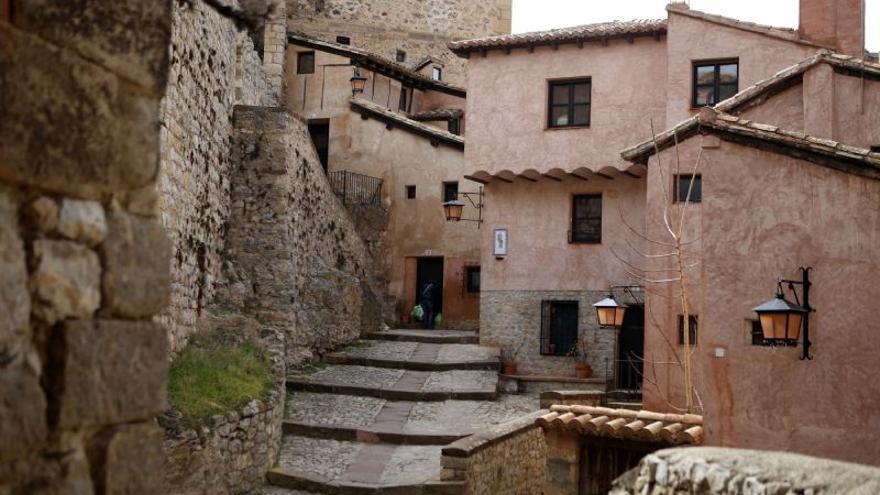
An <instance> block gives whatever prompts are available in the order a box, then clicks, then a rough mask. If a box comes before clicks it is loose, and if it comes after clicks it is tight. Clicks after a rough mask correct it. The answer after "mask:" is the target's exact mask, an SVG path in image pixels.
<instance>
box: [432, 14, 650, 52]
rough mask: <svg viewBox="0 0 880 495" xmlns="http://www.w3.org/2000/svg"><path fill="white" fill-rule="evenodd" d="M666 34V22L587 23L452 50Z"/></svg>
mask: <svg viewBox="0 0 880 495" xmlns="http://www.w3.org/2000/svg"><path fill="white" fill-rule="evenodd" d="M664 34H666V20H665V19H641V20H633V21H611V22H600V23H597V24H586V25H583V26H575V27H568V28H561V29H551V30H549V31H536V32H532V33H519V34H506V35H502V36H491V37H488V38H479V39H473V40H463V41H453V42H451V43H449V49H450V50H452V52H453V53H455V54H456V55H460V56H464V55H467V54H468V53H470V52H474V51H484V50H491V49H507V50H509V49H511V48H524V47H534V46H541V45H560V44H563V43H583V42H585V41H602V40H608V39H612V38H628V37H629V38H632V37H635V36H660V35H664Z"/></svg>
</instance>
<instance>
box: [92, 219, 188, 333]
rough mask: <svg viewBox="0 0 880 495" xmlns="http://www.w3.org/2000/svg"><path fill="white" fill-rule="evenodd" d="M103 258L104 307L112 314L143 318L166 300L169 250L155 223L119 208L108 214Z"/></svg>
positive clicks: (168, 285)
mask: <svg viewBox="0 0 880 495" xmlns="http://www.w3.org/2000/svg"><path fill="white" fill-rule="evenodd" d="M108 220H109V225H110V233H109V235H108V236H107V238H106V239H105V240H104V243H103V244H102V245H101V252H102V254H103V257H104V284H103V290H104V308H105V309H107V311H108V312H109V313H110V314H112V315H113V316H124V317H129V318H146V317H149V316H152V315H154V314H157V313H159V312H160V311H161V310H162V309H163V308H164V307H165V305H166V304H167V303H168V291H169V287H170V284H171V278H170V274H169V270H170V260H171V249H170V246H169V244H168V238H167V237H166V235H165V231H164V230H163V229H162V226H161V225H159V222H158V221H156V220H154V219H152V218H145V217H139V216H136V215H131V214H128V213H125V212H123V211H118V210H117V211H112V212H110V214H109V218H108Z"/></svg>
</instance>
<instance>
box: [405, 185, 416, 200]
mask: <svg viewBox="0 0 880 495" xmlns="http://www.w3.org/2000/svg"><path fill="white" fill-rule="evenodd" d="M406 199H416V186H406Z"/></svg>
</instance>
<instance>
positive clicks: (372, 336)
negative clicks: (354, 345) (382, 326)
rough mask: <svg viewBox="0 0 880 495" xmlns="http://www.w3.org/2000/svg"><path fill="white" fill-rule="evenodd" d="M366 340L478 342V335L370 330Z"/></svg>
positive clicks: (428, 342)
mask: <svg viewBox="0 0 880 495" xmlns="http://www.w3.org/2000/svg"><path fill="white" fill-rule="evenodd" d="M363 338H364V339H366V340H391V341H395V342H418V343H421V344H479V343H480V337H479V336H478V335H476V334H474V335H468V336H454V335H407V334H397V333H383V332H370V333H368V334H366V335H365V336H364V337H363Z"/></svg>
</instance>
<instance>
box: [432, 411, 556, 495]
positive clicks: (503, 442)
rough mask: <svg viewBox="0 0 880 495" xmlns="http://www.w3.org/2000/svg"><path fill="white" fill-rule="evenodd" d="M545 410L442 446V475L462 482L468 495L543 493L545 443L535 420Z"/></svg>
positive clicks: (545, 460) (447, 479)
mask: <svg viewBox="0 0 880 495" xmlns="http://www.w3.org/2000/svg"><path fill="white" fill-rule="evenodd" d="M547 412H548V411H546V410H542V411H538V412H536V413H532V414H529V415H527V416H523V417H522V418H518V419H516V420H514V421H510V422H508V423H504V424H502V425H499V426H496V427H494V428H492V429H490V430H487V431H483V432H480V433H476V434H474V435H471V436H469V437H466V438H463V439H461V440H458V441H457V442H454V443H452V444H450V445H449V446H447V447H445V448H444V449H443V457H442V459H441V464H442V466H443V471H442V472H441V478H442V479H443V480H446V481H465V482H466V483H467V488H466V490H467V491H466V493H468V494H470V495H495V494H499V493H504V494H522V495H526V494H535V495H539V494H542V493H543V490H544V485H545V479H546V476H547V443H546V442H545V440H544V431H543V430H542V429H541V428H539V427H537V426H535V419H536V418H537V417H538V416H541V415H543V414H547Z"/></svg>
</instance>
